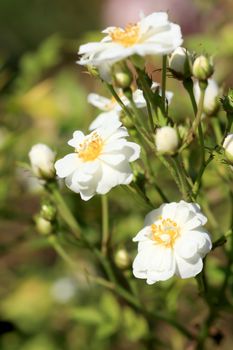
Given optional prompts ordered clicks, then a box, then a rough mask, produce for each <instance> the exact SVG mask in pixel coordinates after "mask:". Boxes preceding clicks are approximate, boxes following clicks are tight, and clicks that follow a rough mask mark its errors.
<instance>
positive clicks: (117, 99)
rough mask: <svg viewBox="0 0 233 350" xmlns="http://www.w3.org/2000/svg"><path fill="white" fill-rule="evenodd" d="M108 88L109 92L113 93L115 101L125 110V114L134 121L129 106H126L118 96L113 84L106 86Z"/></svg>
mask: <svg viewBox="0 0 233 350" xmlns="http://www.w3.org/2000/svg"><path fill="white" fill-rule="evenodd" d="M106 86H107V88H108V89H109V91H110V92H111V94H112V95H113V97H114V98H115V100H116V101H117V103H118V104H119V105H120V106H121V108H122V109H123V111H124V112H125V114H127V115H128V116H129V117H130V118H131V119H132V118H133V117H134V116H133V115H132V113H131V112H130V110H129V109H128V108H127V106H125V104H124V103H123V102H122V100H121V98H120V97H119V96H118V94H117V92H116V91H115V89H114V88H113V86H112V85H111V84H106ZM133 119H134V118H133Z"/></svg>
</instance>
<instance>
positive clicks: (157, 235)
mask: <svg viewBox="0 0 233 350" xmlns="http://www.w3.org/2000/svg"><path fill="white" fill-rule="evenodd" d="M159 220H160V222H159V223H158V224H152V225H151V233H152V240H153V241H154V242H155V243H157V244H162V245H164V246H165V247H166V248H172V247H173V245H174V243H175V241H176V239H177V238H178V237H179V236H180V228H179V227H178V226H177V223H176V222H175V221H173V220H171V219H162V217H159Z"/></svg>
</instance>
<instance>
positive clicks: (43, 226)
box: [35, 216, 53, 236]
mask: <svg viewBox="0 0 233 350" xmlns="http://www.w3.org/2000/svg"><path fill="white" fill-rule="evenodd" d="M35 224H36V229H37V231H38V233H40V234H41V235H45V236H47V235H50V234H51V233H52V232H53V225H52V223H51V222H50V221H48V220H46V219H44V218H42V217H41V216H37V217H35Z"/></svg>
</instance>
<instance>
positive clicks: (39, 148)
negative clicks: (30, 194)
mask: <svg viewBox="0 0 233 350" xmlns="http://www.w3.org/2000/svg"><path fill="white" fill-rule="evenodd" d="M29 159H30V162H31V166H32V170H33V172H34V174H35V175H36V176H38V177H41V178H44V179H51V178H53V177H54V176H55V169H54V161H55V153H54V152H53V151H52V150H51V148H49V147H48V146H47V145H44V144H42V143H38V144H36V145H34V146H33V147H32V148H31V150H30V152H29Z"/></svg>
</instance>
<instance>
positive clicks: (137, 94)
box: [87, 89, 146, 112]
mask: <svg viewBox="0 0 233 350" xmlns="http://www.w3.org/2000/svg"><path fill="white" fill-rule="evenodd" d="M132 95H133V96H132V97H133V100H134V103H135V105H136V106H137V108H145V107H146V101H145V99H144V97H143V92H142V91H141V90H139V89H137V90H135V91H134V92H133V94H132ZM118 96H119V97H120V99H121V100H122V102H123V103H124V105H125V106H128V105H130V101H129V100H128V98H127V97H126V96H125V95H124V94H123V93H122V92H118ZM87 101H88V102H89V103H90V104H92V105H93V106H94V107H97V108H99V109H100V110H102V111H104V112H110V111H116V112H120V111H121V110H122V108H121V106H120V105H119V104H118V102H117V101H116V100H115V98H114V97H112V98H111V99H110V98H107V97H104V96H100V95H98V94H95V93H91V94H89V95H88V97H87Z"/></svg>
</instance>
